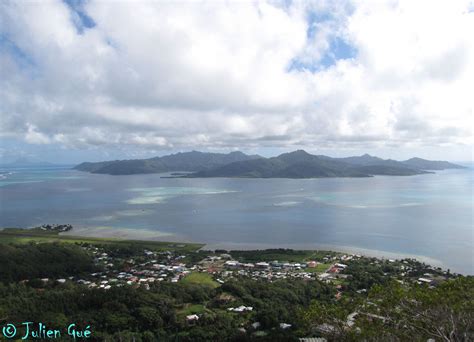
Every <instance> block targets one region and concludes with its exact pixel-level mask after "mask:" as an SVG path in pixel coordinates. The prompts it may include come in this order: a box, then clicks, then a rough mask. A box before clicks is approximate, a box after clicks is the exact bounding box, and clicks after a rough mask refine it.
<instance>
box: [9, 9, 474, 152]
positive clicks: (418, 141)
mask: <svg viewBox="0 0 474 342" xmlns="http://www.w3.org/2000/svg"><path fill="white" fill-rule="evenodd" d="M470 6H471V7H472V4H470V3H469V2H465V1H429V2H428V1H413V0H412V1H370V2H367V1H360V2H359V1H354V2H352V1H347V2H338V3H334V2H331V1H319V2H310V3H308V4H304V3H301V2H295V3H294V4H292V5H289V6H286V7H285V6H278V4H274V3H265V2H245V3H243V2H230V3H216V2H208V3H199V4H197V3H182V2H181V3H163V2H151V1H150V2H146V1H142V2H136V3H130V2H104V1H94V0H92V1H89V2H87V3H85V5H84V8H83V11H84V13H86V14H87V15H88V16H90V17H91V18H92V19H93V20H94V22H95V23H96V26H95V27H93V28H84V29H83V30H80V31H82V32H79V31H78V30H77V28H76V25H78V23H80V18H79V17H78V16H77V14H76V13H74V12H73V11H72V10H71V9H69V8H68V7H67V5H65V4H64V3H63V2H61V1H52V0H51V1H47V2H41V3H31V2H16V3H14V2H4V3H2V4H1V5H0V22H1V23H2V24H1V26H0V30H1V34H2V37H4V39H3V40H2V42H1V43H0V44H1V45H0V47H1V48H0V77H1V80H0V88H1V89H0V102H1V107H0V116H1V118H0V135H2V136H12V135H13V136H20V137H23V138H24V139H25V141H27V142H28V143H32V144H46V143H57V144H64V145H66V146H69V147H71V148H86V147H88V146H97V145H111V144H118V145H124V146H127V145H136V146H150V147H156V148H170V147H177V148H199V147H208V148H210V147H216V146H217V147H228V148H234V147H244V148H245V147H256V146H277V147H278V146H280V147H281V146H290V145H294V144H306V145H309V146H310V147H311V146H326V147H331V146H354V147H365V146H382V147H383V146H393V145H396V146H400V147H403V146H413V145H419V146H424V145H426V146H438V145H440V144H444V145H446V144H448V145H449V144H452V145H472V144H473V143H474V141H473V135H474V134H473V133H474V132H473V130H472V129H473V127H472V120H473V118H472V116H473V108H474V105H473V99H472V96H471V94H470V91H472V89H474V41H473V40H472V37H471V36H472V32H474V13H473V12H472V11H469V8H471V7H470ZM315 12H317V13H316V14H318V15H316V16H314V15H313V16H311V15H310V14H314V13H315ZM311 17H313V18H316V21H312V22H310V21H308V18H311ZM308 29H310V30H313V31H312V32H313V34H311V35H310V36H308V35H307V31H308ZM336 38H337V39H339V40H340V41H344V42H345V43H346V44H347V45H348V46H350V47H351V48H352V49H353V50H354V51H356V54H355V55H354V56H353V57H352V58H349V59H339V60H337V61H336V62H335V64H334V65H322V64H321V63H322V61H324V56H325V55H326V54H334V53H336V52H337V51H331V46H332V45H331V42H332V41H333V40H334V39H336ZM336 57H337V56H336ZM295 61H297V62H298V63H301V64H302V65H303V66H304V65H307V66H310V65H312V66H313V67H314V66H317V68H316V69H315V70H312V71H311V70H307V69H304V67H301V68H291V66H292V65H293V64H294V63H295Z"/></svg>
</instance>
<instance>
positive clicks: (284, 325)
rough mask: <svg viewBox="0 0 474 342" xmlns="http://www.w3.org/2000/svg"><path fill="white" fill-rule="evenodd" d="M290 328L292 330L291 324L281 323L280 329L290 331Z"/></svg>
mask: <svg viewBox="0 0 474 342" xmlns="http://www.w3.org/2000/svg"><path fill="white" fill-rule="evenodd" d="M288 328H291V324H288V323H280V329H283V330H285V329H288Z"/></svg>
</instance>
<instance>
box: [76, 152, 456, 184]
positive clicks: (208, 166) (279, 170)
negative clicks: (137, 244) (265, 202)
mask: <svg viewBox="0 0 474 342" xmlns="http://www.w3.org/2000/svg"><path fill="white" fill-rule="evenodd" d="M458 168H463V167H462V166H460V165H456V164H452V163H449V162H446V161H430V160H425V159H421V158H411V159H408V160H405V161H396V160H392V159H382V158H378V157H374V156H370V155H368V154H365V155H362V156H357V157H346V158H331V157H328V156H323V155H312V154H309V153H307V152H306V151H303V150H298V151H294V152H290V153H284V154H281V155H279V156H278V157H272V158H264V157H262V156H259V155H246V154H244V153H242V152H231V153H228V154H223V153H204V152H197V151H192V152H185V153H177V154H171V155H168V156H163V157H155V158H150V159H134V160H115V161H106V162H97V163H88V162H86V163H82V164H79V165H77V166H75V169H76V170H80V171H87V172H91V173H101V174H110V175H131V174H146V173H163V172H177V171H186V172H190V173H189V174H178V175H175V176H177V177H178V176H179V177H198V178H204V177H248V178H321V177H370V176H374V175H388V176H412V175H418V174H424V173H429V172H430V171H432V170H444V169H458Z"/></svg>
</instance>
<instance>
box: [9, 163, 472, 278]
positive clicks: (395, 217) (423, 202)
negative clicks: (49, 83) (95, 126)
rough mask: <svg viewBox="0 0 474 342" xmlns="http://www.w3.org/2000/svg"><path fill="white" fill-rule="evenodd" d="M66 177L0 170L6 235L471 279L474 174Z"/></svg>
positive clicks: (64, 171)
mask: <svg viewBox="0 0 474 342" xmlns="http://www.w3.org/2000/svg"><path fill="white" fill-rule="evenodd" d="M161 177H162V175H156V174H155V175H133V176H108V175H93V174H88V173H83V172H79V171H73V170H70V169H68V168H65V167H62V168H61V167H58V168H37V169H2V170H0V226H1V227H31V226H35V225H39V224H43V223H71V224H73V225H74V226H75V229H74V231H73V232H74V233H75V234H84V235H105V236H109V235H110V236H122V237H136V238H144V239H160V240H170V241H171V240H173V241H195V242H203V243H207V244H208V246H209V247H212V248H217V247H223V248H235V249H238V248H264V247H265V248H266V247H290V248H313V249H316V248H326V249H334V250H347V251H354V252H360V253H365V254H373V255H380V256H386V257H397V256H416V257H418V258H420V259H422V260H425V261H427V262H430V263H433V264H436V265H440V266H443V267H446V268H450V269H451V270H452V271H457V272H463V273H469V274H474V255H473V250H474V248H473V247H474V229H473V215H474V205H473V180H474V177H473V170H472V169H465V170H452V171H441V172H437V173H435V174H429V175H419V176H411V177H383V176H380V177H372V178H364V179H357V178H331V179H304V180H294V179H226V178H213V179H209V178H208V179H176V178H161Z"/></svg>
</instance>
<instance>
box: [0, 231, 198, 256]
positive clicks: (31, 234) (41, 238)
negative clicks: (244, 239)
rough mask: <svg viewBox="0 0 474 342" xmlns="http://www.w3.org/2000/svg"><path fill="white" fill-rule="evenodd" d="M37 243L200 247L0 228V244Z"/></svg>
mask: <svg viewBox="0 0 474 342" xmlns="http://www.w3.org/2000/svg"><path fill="white" fill-rule="evenodd" d="M30 242H38V243H51V242H58V243H68V244H78V243H79V244H86V243H89V244H95V245H110V246H117V247H120V248H125V247H127V248H133V247H135V248H140V249H143V248H147V249H150V250H153V251H170V250H171V251H179V252H183V253H185V252H186V253H190V252H195V251H197V250H198V249H200V248H202V247H203V246H204V245H203V244H198V243H177V242H161V241H140V240H121V239H114V238H96V237H84V236H73V235H60V234H58V233H57V232H45V231H42V230H39V229H21V228H4V229H3V230H0V244H10V243H15V244H24V243H30Z"/></svg>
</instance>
